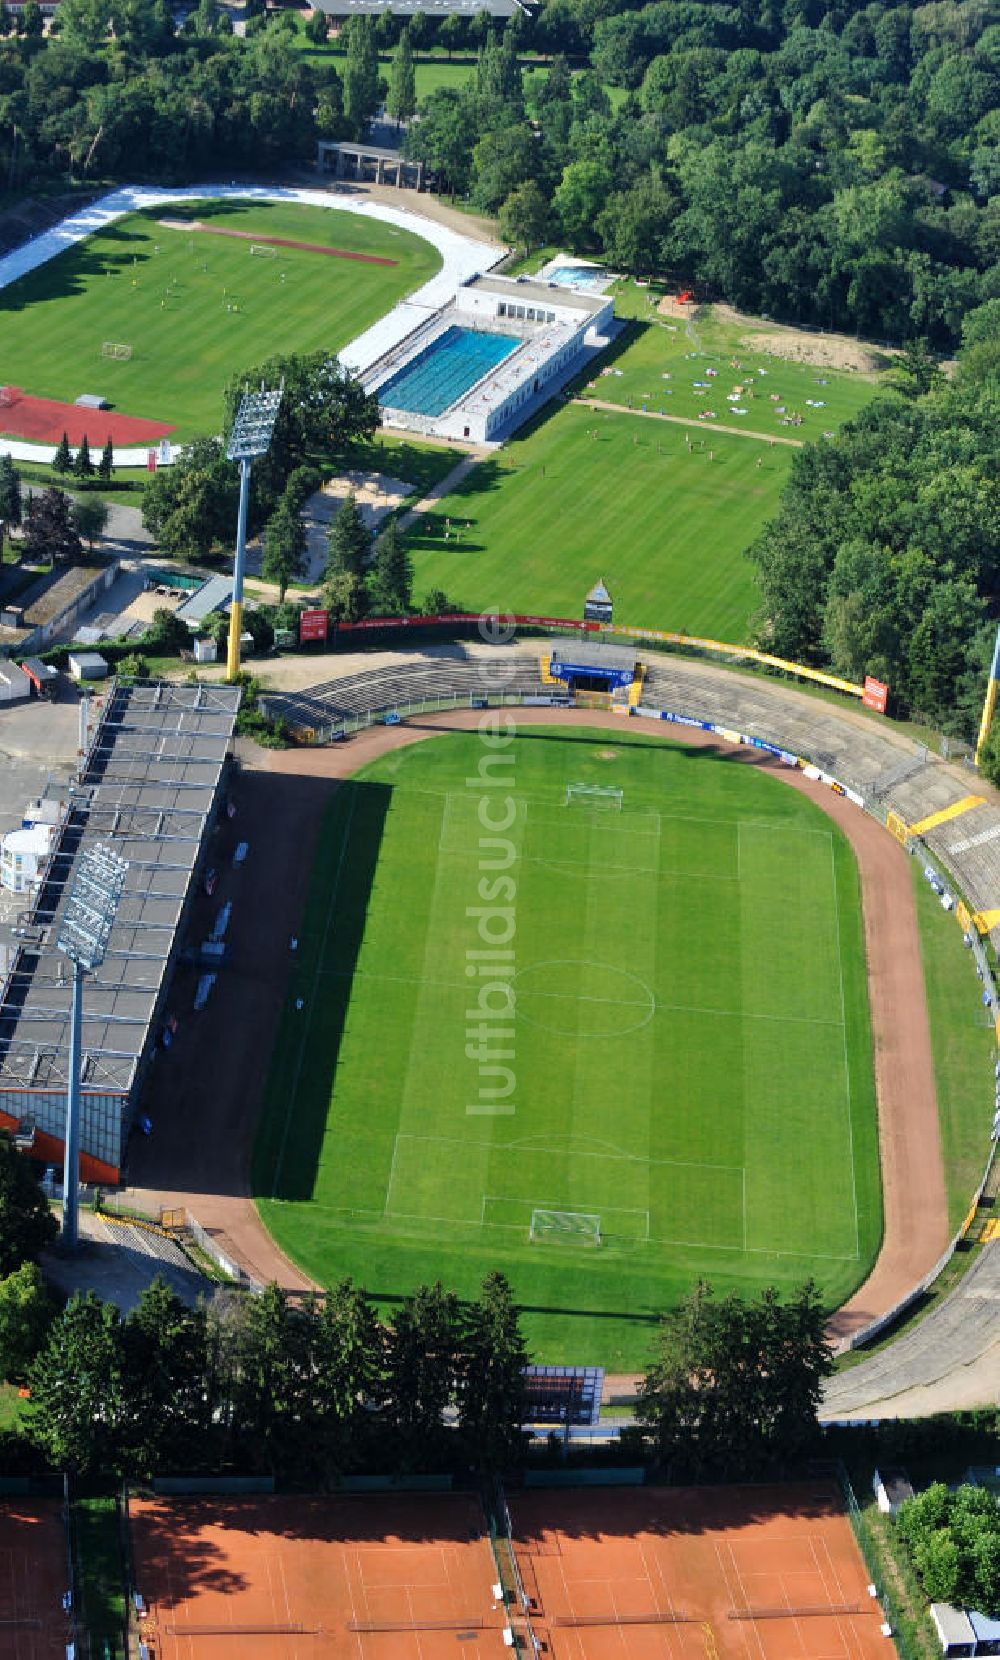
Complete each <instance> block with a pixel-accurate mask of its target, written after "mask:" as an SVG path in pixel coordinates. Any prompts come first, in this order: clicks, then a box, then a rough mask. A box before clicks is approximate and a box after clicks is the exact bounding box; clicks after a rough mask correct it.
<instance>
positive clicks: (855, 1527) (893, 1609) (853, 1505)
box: [837, 1460, 922, 1660]
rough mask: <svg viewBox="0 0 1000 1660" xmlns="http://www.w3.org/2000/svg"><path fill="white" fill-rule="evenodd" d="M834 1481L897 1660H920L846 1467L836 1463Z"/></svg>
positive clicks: (920, 1657)
mask: <svg viewBox="0 0 1000 1660" xmlns="http://www.w3.org/2000/svg"><path fill="white" fill-rule="evenodd" d="M837 1479H838V1481H839V1483H840V1490H841V1492H842V1494H843V1496H844V1505H845V1507H846V1510H847V1517H848V1520H849V1522H850V1524H851V1531H852V1533H853V1534H854V1538H855V1540H856V1542H857V1546H858V1549H859V1551H860V1552H861V1557H862V1560H863V1562H864V1565H865V1567H866V1568H867V1570H868V1575H869V1578H870V1579H871V1583H872V1584H873V1585H874V1586H875V1588H876V1594H877V1596H878V1600H879V1602H880V1603H881V1605H882V1609H883V1611H884V1613H885V1618H886V1621H887V1623H888V1624H889V1625H890V1626H891V1628H892V1638H893V1642H894V1643H895V1645H896V1653H897V1654H898V1655H899V1660H922V1656H921V1654H920V1652H919V1650H918V1649H917V1647H916V1645H915V1644H914V1643H913V1642H912V1641H911V1639H910V1637H909V1635H908V1633H907V1632H906V1630H905V1629H904V1628H903V1627H902V1625H901V1622H900V1615H899V1609H898V1606H897V1604H896V1601H895V1598H894V1597H893V1594H892V1592H891V1590H890V1589H889V1585H888V1583H887V1580H888V1576H887V1574H886V1571H885V1568H884V1564H883V1558H882V1551H881V1549H880V1547H879V1546H878V1544H877V1543H876V1541H875V1538H874V1536H873V1535H872V1531H871V1529H870V1527H869V1526H868V1523H867V1521H866V1520H865V1516H864V1512H863V1511H862V1509H861V1506H860V1505H859V1504H858V1501H857V1496H856V1494H855V1492H854V1488H853V1487H852V1485H851V1478H850V1476H849V1475H848V1473H847V1469H846V1466H845V1465H844V1464H842V1463H841V1462H840V1461H839V1460H838V1462H837Z"/></svg>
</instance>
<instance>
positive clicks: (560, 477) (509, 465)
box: [408, 405, 793, 640]
mask: <svg viewBox="0 0 1000 1660" xmlns="http://www.w3.org/2000/svg"><path fill="white" fill-rule="evenodd" d="M595 434H596V437H595V436H594V435H595ZM689 439H690V441H691V444H692V448H691V449H690V450H689V449H688V447H687V446H688V440H689ZM701 442H702V438H701V434H700V433H698V432H691V431H690V429H688V428H685V427H679V426H672V425H670V424H669V423H667V422H662V423H661V422H658V421H642V420H638V419H637V418H636V417H635V416H634V415H628V414H622V415H608V414H599V413H595V412H594V411H593V410H590V409H586V408H583V407H581V406H579V405H569V406H567V407H566V408H563V409H561V410H559V411H558V413H557V414H555V415H553V416H551V417H550V418H549V419H547V420H545V421H543V422H542V423H541V424H539V425H537V426H536V427H534V428H533V429H528V431H527V435H526V436H525V437H515V438H513V439H512V440H511V441H510V442H509V443H508V444H505V446H504V448H503V450H502V451H501V452H499V453H498V454H497V455H495V456H492V457H491V458H490V459H489V460H488V461H485V462H483V463H482V464H481V465H480V466H478V467H476V468H474V469H473V471H472V472H471V473H470V474H469V475H468V476H467V478H466V479H465V481H464V482H463V484H462V485H461V486H460V488H459V489H458V490H457V491H455V493H454V494H453V495H450V496H448V497H446V498H445V499H444V500H443V501H442V502H441V503H440V505H439V506H438V507H437V509H436V510H435V512H433V513H428V514H425V515H423V516H422V517H421V518H420V520H419V522H418V524H417V525H416V526H415V527H414V529H413V531H412V533H411V535H410V537H409V538H408V545H409V548H410V552H411V554H412V556H413V563H414V571H415V582H414V591H415V592H416V593H417V594H422V593H425V592H426V591H427V589H428V588H431V587H440V588H443V589H444V591H445V593H446V594H447V595H448V597H449V599H452V600H458V601H460V602H461V604H462V605H465V606H468V607H484V608H485V607H489V606H499V607H502V608H506V609H513V610H517V611H535V612H546V613H548V614H549V615H557V616H570V617H575V616H579V615H580V614H581V611H582V607H583V597H584V595H585V594H586V592H587V591H588V589H589V588H591V587H592V586H593V584H594V583H595V582H596V581H597V579H598V577H600V576H603V577H605V578H606V580H607V583H608V586H609V588H610V589H611V592H612V594H613V595H614V599H615V616H616V618H617V619H620V620H621V621H622V622H626V623H630V624H644V625H645V626H647V627H650V628H676V629H682V630H686V632H688V633H689V634H708V635H714V636H715V637H716V638H718V639H722V640H744V639H746V637H747V631H748V619H749V617H750V614H751V612H752V611H753V609H754V606H755V605H756V603H757V590H756V585H755V582H754V574H753V567H752V566H751V565H750V563H749V561H748V560H747V559H746V558H745V556H744V553H743V549H744V548H745V547H746V546H747V544H748V543H749V542H751V541H752V540H753V538H754V537H755V536H756V535H757V533H758V531H759V530H760V528H761V526H762V525H763V524H764V521H765V520H766V519H767V518H769V517H770V516H771V515H772V514H773V513H774V512H775V511H776V510H777V506H778V499H779V497H780V494H781V489H782V485H783V484H784V482H785V479H786V477H787V475H788V468H789V465H790V461H791V456H792V454H793V451H792V450H790V449H787V448H785V447H783V446H776V447H775V448H774V449H773V450H772V449H766V450H765V449H764V448H763V446H761V445H758V444H754V443H752V442H750V441H748V440H747V439H745V438H727V437H726V436H725V435H724V434H721V433H706V434H705V435H704V448H699V444H700V443H701ZM761 456H763V459H762V460H761V465H760V466H759V467H758V466H757V460H758V457H761ZM448 519H450V520H451V527H450V529H449V527H448V526H447V525H446V522H445V521H446V520H448ZM466 524H468V525H469V529H468V530H466V529H465V528H464V527H465V525H466ZM456 526H461V527H462V528H461V530H460V532H459V533H458V534H457V535H456V528H455V527H456ZM446 530H448V531H449V533H448V540H447V541H446V540H445V532H446Z"/></svg>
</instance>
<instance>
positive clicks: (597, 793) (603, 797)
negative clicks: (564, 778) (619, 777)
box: [563, 784, 625, 813]
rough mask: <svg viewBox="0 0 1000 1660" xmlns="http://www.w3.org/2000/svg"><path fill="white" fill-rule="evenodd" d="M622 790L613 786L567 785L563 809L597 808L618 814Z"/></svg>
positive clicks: (620, 808)
mask: <svg viewBox="0 0 1000 1660" xmlns="http://www.w3.org/2000/svg"><path fill="white" fill-rule="evenodd" d="M624 794H625V792H624V790H617V789H615V787H614V785H613V784H567V785H566V795H565V798H564V800H563V805H564V806H565V807H579V806H584V807H599V808H601V809H602V810H603V811H605V812H611V813H620V812H621V810H622V800H623V797H624Z"/></svg>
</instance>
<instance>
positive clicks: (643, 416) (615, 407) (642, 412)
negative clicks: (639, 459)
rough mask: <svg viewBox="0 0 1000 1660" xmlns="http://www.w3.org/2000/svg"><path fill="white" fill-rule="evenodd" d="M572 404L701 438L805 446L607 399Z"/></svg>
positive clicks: (800, 440)
mask: <svg viewBox="0 0 1000 1660" xmlns="http://www.w3.org/2000/svg"><path fill="white" fill-rule="evenodd" d="M573 402H574V403H581V404H584V405H585V406H586V407H587V408H588V409H602V410H606V411H607V412H608V414H610V415H636V416H638V418H639V419H640V420H643V421H668V422H669V423H670V425H671V426H675V427H694V428H695V430H696V431H697V432H700V433H701V436H702V437H703V438H704V437H705V435H706V434H707V433H709V432H733V433H735V434H736V436H737V438H756V440H757V442H758V443H760V444H790V445H791V446H792V449H794V450H800V449H802V447H803V445H804V444H805V439H804V438H783V437H782V436H781V435H780V434H779V433H777V432H755V431H754V429H753V428H752V427H730V426H726V424H725V423H724V422H723V421H699V420H698V419H697V417H696V416H694V415H665V414H664V412H663V410H662V409H629V407H628V405H627V404H623V403H610V402H609V401H608V399H607V398H574V399H573Z"/></svg>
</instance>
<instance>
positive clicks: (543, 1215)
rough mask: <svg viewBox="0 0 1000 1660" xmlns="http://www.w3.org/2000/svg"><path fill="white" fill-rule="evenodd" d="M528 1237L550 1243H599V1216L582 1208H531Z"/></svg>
mask: <svg viewBox="0 0 1000 1660" xmlns="http://www.w3.org/2000/svg"><path fill="white" fill-rule="evenodd" d="M528 1238H529V1239H540V1240H544V1241H547V1242H548V1243H549V1244H550V1245H551V1244H555V1245H599V1244H600V1243H601V1218H600V1217H599V1216H595V1215H594V1214H593V1213H592V1212H590V1211H584V1210H533V1211H532V1213H531V1231H530V1233H529V1235H528Z"/></svg>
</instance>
